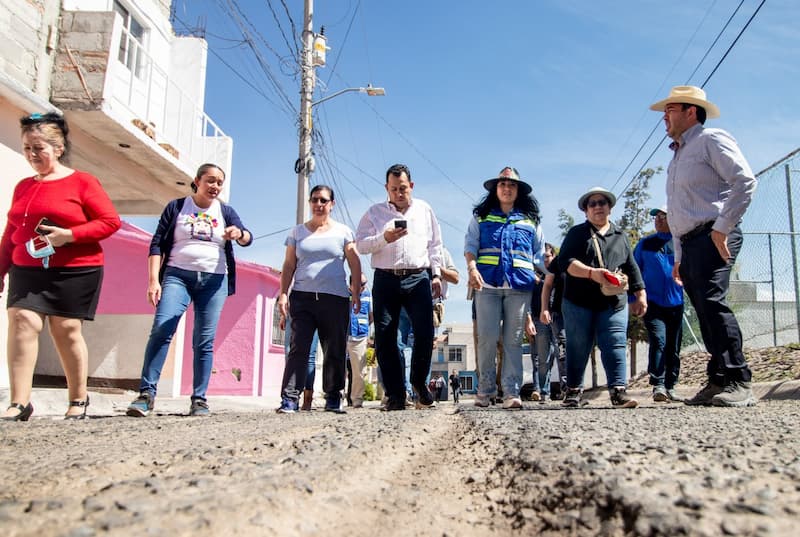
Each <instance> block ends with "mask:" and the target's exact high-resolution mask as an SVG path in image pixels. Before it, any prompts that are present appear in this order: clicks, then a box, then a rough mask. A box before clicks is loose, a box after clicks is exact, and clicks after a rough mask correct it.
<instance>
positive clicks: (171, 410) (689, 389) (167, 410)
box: [0, 380, 800, 419]
mask: <svg viewBox="0 0 800 537" xmlns="http://www.w3.org/2000/svg"><path fill="white" fill-rule="evenodd" d="M699 389H700V386H679V387H678V388H677V391H678V393H679V394H680V395H682V396H684V397H691V396H692V395H694V394H695V393H696V392H697V390H699ZM628 393H629V395H631V396H632V397H634V398H637V399H639V401H640V402H645V401H649V400H650V396H651V393H652V391H651V390H649V389H637V390H629V392H628ZM89 394H90V400H91V406H90V407H89V415H90V416H94V417H113V416H122V415H124V414H125V409H126V408H127V406H128V404H129V403H130V402H131V401H133V399H135V398H136V393H135V392H132V391H124V392H123V391H120V392H108V391H107V390H104V391H92V390H91V389H90V390H89ZM753 394H754V395H755V396H756V398H757V399H758V400H759V401H787V400H800V380H781V381H775V382H757V383H754V384H753ZM604 397H607V391H606V389H605V387H604V386H600V387H597V388H591V389H588V390H586V391H585V392H584V398H585V399H588V400H594V399H599V398H604ZM464 399H465V400H468V399H469V398H467V397H465V398H464ZM8 400H9V389H8V388H2V389H0V401H2V403H0V404H7V402H8ZM31 400H32V401H33V406H34V418H49V419H61V418H62V417H63V415H64V412H65V411H66V409H67V390H66V389H62V388H34V389H33V394H32V397H31ZM209 405H210V406H211V411H212V412H213V413H215V414H218V413H226V412H227V413H230V412H244V413H256V412H272V411H273V410H274V409H275V408H277V407H278V398H277V396H275V397H272V396H265V397H253V396H211V397H209ZM188 411H189V397H188V396H185V397H184V396H182V397H159V398H158V399H157V402H156V408H155V415H157V416H158V415H160V416H164V415H186V414H187V413H188Z"/></svg>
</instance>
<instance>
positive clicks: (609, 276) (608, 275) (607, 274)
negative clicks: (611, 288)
mask: <svg viewBox="0 0 800 537" xmlns="http://www.w3.org/2000/svg"><path fill="white" fill-rule="evenodd" d="M603 276H605V277H606V280H608V283H610V284H611V285H616V286H619V284H620V281H619V278H617V277H616V276H615V275H614V274H612V273H610V272H604V273H603Z"/></svg>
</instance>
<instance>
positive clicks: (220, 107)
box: [174, 0, 800, 322]
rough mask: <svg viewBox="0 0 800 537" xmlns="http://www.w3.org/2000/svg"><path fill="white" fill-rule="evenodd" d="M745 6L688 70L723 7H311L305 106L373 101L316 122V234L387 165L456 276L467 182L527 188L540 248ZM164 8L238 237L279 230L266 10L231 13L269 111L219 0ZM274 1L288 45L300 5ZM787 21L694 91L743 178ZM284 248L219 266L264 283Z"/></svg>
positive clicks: (293, 89) (782, 18) (286, 96)
mask: <svg viewBox="0 0 800 537" xmlns="http://www.w3.org/2000/svg"><path fill="white" fill-rule="evenodd" d="M760 3H761V0H744V1H743V3H742V5H741V8H740V10H739V12H738V13H737V14H736V15H735V16H734V18H733V19H732V21H731V23H730V26H729V27H728V29H727V30H726V31H725V32H724V33H723V34H722V35H721V37H720V38H719V41H718V43H717V44H716V46H714V47H713V48H712V49H711V52H710V53H709V54H708V57H707V58H706V59H705V61H704V62H703V63H700V62H701V59H702V58H703V56H704V54H706V51H707V50H708V48H709V47H710V46H711V44H712V42H713V41H714V39H715V38H716V37H717V34H718V33H719V32H720V30H721V29H722V28H723V26H724V24H725V22H726V21H727V20H728V19H729V18H730V17H731V15H732V14H733V12H734V10H735V9H736V7H737V6H738V5H739V2H738V1H732V0H716V1H713V0H702V1H701V0H673V1H671V2H663V1H650V0H638V1H636V2H632V1H628V2H611V1H589V0H585V1H578V0H575V1H565V0H558V1H556V0H552V1H548V0H542V1H521V0H520V1H497V2H486V1H483V0H482V1H477V0H461V1H454V0H437V1H432V0H424V1H423V0H406V1H404V2H379V1H369V0H361V1H358V0H336V1H331V0H328V1H321V0H320V1H317V2H316V5H315V12H314V29H315V31H319V28H320V26H325V34H326V36H327V37H328V46H329V47H330V48H331V50H330V51H329V52H328V64H327V66H326V67H322V68H317V69H316V73H317V78H318V80H319V81H320V82H319V83H318V85H317V89H316V92H315V100H317V99H320V98H322V97H324V96H325V95H326V94H330V93H333V92H335V91H338V90H340V89H343V88H347V87H356V86H364V85H366V84H367V83H372V84H374V85H375V86H381V87H385V88H386V94H387V95H386V96H385V97H366V96H365V95H363V94H358V93H347V94H343V95H340V96H338V97H336V98H334V99H331V100H330V101H327V102H325V103H323V104H321V105H319V106H318V107H315V111H316V114H315V127H316V128H317V129H319V131H320V133H321V135H322V138H323V145H324V147H322V146H321V145H315V152H316V159H317V172H316V173H315V174H314V175H313V176H312V179H311V184H312V185H313V184H316V183H329V184H332V185H333V186H334V188H335V190H336V198H337V201H338V205H337V208H336V209H335V211H334V216H335V218H337V219H338V220H340V221H343V222H345V223H347V224H349V225H352V226H353V227H354V228H355V226H357V224H358V220H359V219H360V217H361V215H362V214H363V213H364V212H365V210H366V209H367V207H368V206H369V205H371V204H372V203H375V202H378V201H382V200H383V199H385V191H384V189H383V183H384V172H385V170H386V168H387V167H388V166H389V165H391V164H393V163H395V162H403V163H405V164H407V165H409V167H410V168H411V170H412V175H413V180H414V182H415V188H414V195H415V197H418V198H422V199H425V200H426V201H428V202H429V203H430V204H431V205H432V206H433V207H434V210H435V211H436V213H437V215H438V216H439V218H440V220H441V223H442V231H443V236H444V242H445V246H446V247H447V248H448V249H449V250H450V251H451V253H452V254H453V257H454V258H455V260H456V262H457V265H458V266H459V269H460V270H461V272H462V275H463V274H464V269H465V265H464V260H463V256H462V251H463V237H464V232H465V230H466V228H467V222H468V219H469V218H470V214H471V208H472V206H473V205H474V204H475V203H476V202H477V201H478V200H479V199H480V197H481V196H482V195H483V188H482V184H483V181H484V180H486V179H487V178H489V177H494V176H495V175H496V174H497V172H498V171H499V170H500V169H501V168H503V167H504V166H506V165H512V166H514V167H516V168H517V169H518V170H519V171H520V174H521V176H522V177H523V179H525V180H527V181H528V182H530V183H531V184H532V185H533V187H534V194H535V195H536V196H537V198H538V200H539V202H540V205H541V207H542V215H543V229H544V233H545V237H546V239H547V240H549V241H551V242H556V243H560V231H559V230H558V227H557V224H558V222H557V215H558V211H559V209H561V208H564V209H566V210H567V211H568V212H569V213H570V214H572V215H573V216H574V217H575V219H576V221H582V219H583V215H582V214H580V213H579V211H578V209H577V207H576V201H577V198H578V197H579V196H580V194H581V193H583V192H584V191H585V190H586V189H588V188H589V187H591V186H594V185H602V186H605V187H606V188H610V189H612V190H613V191H614V192H615V193H617V194H621V192H622V190H623V189H624V187H625V185H626V184H627V183H628V181H629V180H630V179H631V178H632V177H633V175H634V174H635V172H636V171H637V170H638V169H639V167H641V166H642V165H643V164H644V162H645V159H646V157H647V156H648V155H649V154H650V153H651V152H652V151H653V149H654V148H655V147H656V144H657V143H658V141H659V140H661V138H662V136H663V134H664V129H663V124H661V123H659V121H660V115H659V114H658V113H656V112H651V111H649V110H648V106H649V105H650V104H651V103H652V102H654V101H656V100H659V99H661V98H663V97H665V96H666V95H667V93H668V92H669V88H670V87H671V86H673V85H679V84H684V83H687V82H689V83H691V84H695V85H700V84H702V82H703V81H704V80H705V79H706V77H707V76H708V75H709V74H710V73H711V71H712V70H713V69H714V66H715V65H716V63H717V62H718V61H719V59H720V58H721V57H722V56H723V54H724V53H725V51H726V50H727V48H728V47H729V45H730V44H731V43H732V41H733V40H734V38H735V37H736V35H737V34H738V32H739V31H740V30H741V28H742V27H743V26H744V24H745V22H746V21H747V19H748V18H749V17H750V16H751V15H752V14H753V12H754V11H755V10H756V8H757V7H758V5H759V4H760ZM174 4H175V7H176V14H177V18H178V21H176V23H175V26H176V28H177V29H178V30H183V29H185V28H184V26H183V23H186V24H188V25H189V26H195V25H197V22H198V20H199V18H203V19H204V20H205V27H206V31H207V36H206V38H207V40H208V43H209V47H210V49H211V52H209V57H208V76H207V89H206V103H205V109H206V112H207V113H208V114H209V115H210V116H211V118H212V119H213V120H214V121H215V122H216V123H217V124H218V125H219V126H220V127H221V128H222V129H223V130H224V131H225V132H226V133H227V134H228V135H230V136H232V137H233V139H234V161H233V167H232V170H231V185H232V195H231V203H232V204H233V206H234V207H235V208H236V210H237V211H238V212H239V214H240V215H241V217H242V218H243V220H244V221H245V223H246V225H248V227H250V228H251V229H252V231H253V233H254V235H256V236H257V237H258V236H262V235H266V234H271V233H275V232H278V231H280V230H283V229H285V228H288V227H289V226H291V225H293V224H294V221H295V200H296V175H295V173H294V171H293V165H294V161H295V159H296V158H297V154H298V142H297V136H298V134H297V128H296V121H297V119H296V117H295V116H294V113H293V112H290V111H289V104H287V103H290V104H291V106H293V107H294V109H295V110H296V109H297V108H298V107H299V77H298V75H297V69H296V65H295V63H296V62H295V57H294V54H293V52H291V51H290V48H289V46H288V45H287V42H286V40H285V39H284V37H283V35H282V33H281V30H280V29H279V28H278V25H277V24H276V23H275V20H274V18H273V15H272V13H271V12H270V10H269V4H272V6H273V7H274V8H275V13H276V14H277V16H278V18H279V20H280V22H281V27H282V29H283V33H284V34H285V35H286V36H287V37H288V39H290V40H291V39H292V35H291V32H292V29H291V24H290V22H289V19H288V18H287V17H286V13H285V11H284V8H283V4H282V3H281V2H278V1H276V0H271V2H261V1H259V2H256V1H254V0H247V1H244V0H239V2H238V5H239V7H240V9H241V12H242V13H243V14H244V16H245V17H246V19H247V20H249V21H250V22H251V23H252V25H253V26H252V28H255V30H253V29H252V28H251V31H252V32H254V33H253V36H254V37H255V39H256V41H257V45H258V48H259V51H260V52H261V53H262V54H263V58H264V59H265V61H266V63H267V64H268V65H269V66H270V67H269V68H270V71H271V73H272V75H273V77H274V79H275V80H277V82H278V85H280V87H281V88H282V91H283V95H282V96H280V95H279V94H277V93H275V91H274V87H273V86H271V85H270V84H268V83H267V82H266V77H265V76H264V74H263V71H261V70H260V69H259V68H258V65H257V63H256V61H255V56H254V54H253V52H252V51H251V50H250V49H248V48H247V47H245V46H242V45H240V44H238V43H237V42H236V40H237V39H239V40H240V39H241V35H242V34H241V31H240V29H239V28H238V27H237V26H236V24H235V23H234V22H233V20H232V19H231V17H230V16H229V14H228V13H226V12H225V11H224V10H223V8H222V7H221V6H228V5H229V4H230V2H228V1H227V0H225V1H219V0H176V1H175V2H174ZM285 5H286V6H288V8H289V9H290V11H291V18H292V20H293V21H294V24H295V28H296V29H297V30H298V31H299V29H300V28H301V27H302V21H303V2H302V1H300V0H286V2H285ZM799 14H800V8H798V7H797V5H796V2H795V1H794V0H769V1H767V2H766V3H765V4H764V6H763V7H762V8H761V10H760V12H759V13H758V14H757V15H756V17H755V18H754V20H753V22H752V23H751V25H750V27H749V28H748V29H747V30H746V31H745V32H744V34H743V35H742V37H741V38H740V39H739V41H738V43H737V44H736V46H734V47H733V49H732V50H731V52H730V53H729V54H728V57H727V58H726V59H725V61H724V62H723V63H722V64H721V66H720V67H719V69H718V70H717V71H716V73H715V74H714V76H713V77H712V78H711V80H710V81H709V82H708V84H707V85H706V91H707V93H708V96H709V99H710V100H711V101H713V102H715V103H716V104H717V105H718V106H719V107H720V109H721V113H722V114H721V117H720V118H719V119H716V120H710V121H709V122H708V125H709V126H717V127H721V128H724V129H727V130H729V131H730V132H731V133H732V134H733V135H734V136H735V137H736V138H737V140H738V141H739V143H740V146H741V147H742V149H743V151H744V153H745V155H746V156H747V158H748V159H749V161H750V164H751V166H752V168H753V170H754V171H756V172H758V171H760V170H761V169H763V168H765V167H767V166H768V165H769V164H771V163H772V162H774V161H776V160H778V159H779V158H781V157H783V156H784V155H786V154H787V153H789V152H790V151H792V150H794V149H796V148H797V147H798V146H800V140H798V137H797V135H796V133H797V132H799V131H800V107H798V99H797V94H798V88H799V86H798V81H799V78H800V77H798V70H800V67H798V65H799V64H798V62H797V58H798V57H800V33H798V32H797V30H796V22H797V20H798V15H799ZM256 31H257V33H256ZM294 42H296V39H295V41H294ZM267 45H268V46H267ZM268 47H269V48H268ZM273 51H274V52H273ZM218 56H219V57H221V58H223V59H224V60H225V62H226V63H228V64H229V65H231V66H233V68H234V69H235V71H236V72H234V71H232V70H231V69H230V68H229V67H228V66H226V65H224V64H223V62H222V61H220V59H219V57H218ZM334 64H335V66H334ZM698 64H699V65H700V67H699V68H698V69H697V72H696V74H694V76H692V77H691V78H690V75H691V74H692V72H693V71H694V70H695V68H697V66H698ZM242 78H244V79H246V80H247V81H248V82H249V83H245V81H243V80H242ZM251 86H255V87H257V88H258V91H256V90H255V89H253V87H251ZM262 94H263V95H262ZM264 95H266V98H265V97H264ZM656 124H658V127H657V129H656V133H655V135H654V136H653V138H652V139H651V140H650V142H649V143H648V144H646V145H645V147H644V149H643V150H642V153H641V155H640V156H639V157H638V158H636V159H635V160H634V161H633V164H632V165H631V167H630V169H629V170H628V171H627V172H625V173H623V171H624V170H625V167H626V166H627V165H628V163H629V162H630V161H631V159H633V157H634V155H635V153H636V151H637V150H638V149H639V147H640V145H641V144H642V143H643V142H644V141H645V139H646V137H647V135H648V134H649V133H650V131H651V130H652V129H653V127H654V126H656ZM669 158H670V155H669V152H668V150H667V149H666V148H665V147H661V149H659V150H658V151H657V152H656V153H655V155H654V156H653V158H652V159H651V160H650V161H649V163H648V164H647V166H649V167H656V166H663V167H664V168H666V165H667V164H668V162H669ZM664 177H665V174H661V175H660V176H657V177H656V178H655V179H654V181H653V182H652V184H651V193H652V198H653V200H652V203H653V205H654V206H658V205H661V204H662V203H663V202H664ZM614 216H619V214H616V215H613V214H612V217H614ZM285 236H286V233H285V232H279V233H276V234H274V235H271V236H268V237H264V238H260V239H259V240H258V241H257V242H256V243H255V244H254V245H253V246H252V247H251V248H248V249H239V250H238V256H239V258H241V259H246V260H249V261H255V262H258V263H263V264H267V265H270V266H273V267H276V268H280V266H281V263H282V260H283V253H284V246H283V241H284V239H285ZM364 262H365V268H366V269H369V260H368V259H366V258H365V259H364ZM465 295H466V287H465V285H464V283H462V284H460V285H459V286H457V287H454V288H452V289H451V299H450V301H449V304H448V311H447V319H446V322H453V321H457V322H467V321H469V309H468V307H469V303H468V302H467V301H466V300H464V297H465Z"/></svg>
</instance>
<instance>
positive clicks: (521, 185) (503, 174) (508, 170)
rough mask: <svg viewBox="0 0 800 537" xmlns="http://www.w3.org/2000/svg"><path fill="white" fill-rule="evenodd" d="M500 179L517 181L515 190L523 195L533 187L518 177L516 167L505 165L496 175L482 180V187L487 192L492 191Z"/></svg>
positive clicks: (531, 190)
mask: <svg viewBox="0 0 800 537" xmlns="http://www.w3.org/2000/svg"><path fill="white" fill-rule="evenodd" d="M500 181H515V182H516V183H517V192H518V193H519V194H521V195H523V196H527V195H528V194H530V193H531V192H533V187H531V185H529V184H528V183H526V182H525V181H523V180H522V179H520V178H519V172H517V170H516V168H512V167H511V166H506V167H505V168H503V169H502V170H500V173H498V174H497V177H492V178H491V179H487V180H486V181H484V183H483V188H485V189H486V190H488V191H489V192H494V190H495V189H496V188H497V183H498V182H500Z"/></svg>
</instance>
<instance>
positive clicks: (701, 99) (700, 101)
mask: <svg viewBox="0 0 800 537" xmlns="http://www.w3.org/2000/svg"><path fill="white" fill-rule="evenodd" d="M672 103H677V104H694V105H696V106H702V107H703V108H704V109H705V111H706V117H707V118H708V119H712V118H715V117H719V108H717V105H715V104H714V103H712V102H711V101H709V100H708V99H706V92H705V91H703V90H702V89H700V88H698V87H697V86H675V87H674V88H672V90H670V92H669V97H667V98H666V99H662V100H660V101H658V102H657V103H653V104H651V105H650V110H655V111H657V112H663V111H664V108H665V107H666V106H667V105H668V104H672Z"/></svg>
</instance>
